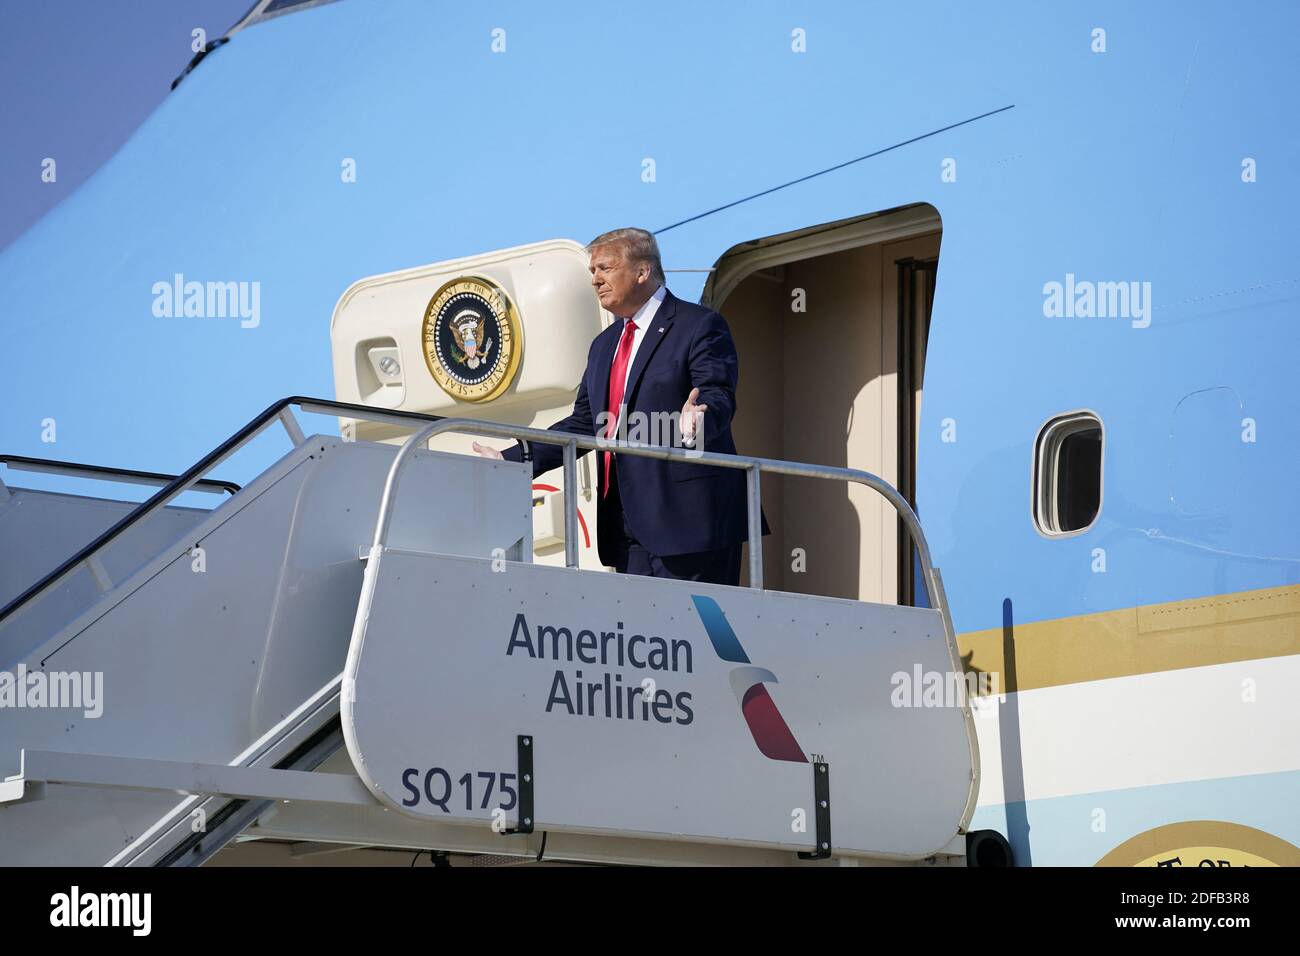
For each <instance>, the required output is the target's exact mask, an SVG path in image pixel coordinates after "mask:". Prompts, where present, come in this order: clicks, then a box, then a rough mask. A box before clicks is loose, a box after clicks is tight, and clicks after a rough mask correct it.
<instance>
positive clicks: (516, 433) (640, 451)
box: [372, 418, 953, 635]
mask: <svg viewBox="0 0 1300 956" xmlns="http://www.w3.org/2000/svg"><path fill="white" fill-rule="evenodd" d="M449 431H458V432H464V433H469V434H474V435H480V436H487V437H492V438H514V439H518V440H520V441H529V442H542V443H545V444H550V445H563V446H564V562H565V565H566V566H567V567H570V568H576V567H577V566H578V542H577V534H576V522H577V511H576V498H574V497H573V496H572V495H571V494H570V489H572V488H573V487H574V486H575V485H576V484H577V481H576V473H577V456H578V449H579V448H582V449H584V450H587V451H595V450H601V451H610V452H615V453H617V454H624V455H634V456H638V457H642V458H657V459H660V460H664V461H687V462H691V463H692V464H697V465H714V466H718V467H721V468H734V469H741V470H744V472H745V477H746V488H747V492H748V495H747V497H748V501H747V511H748V526H749V580H750V584H749V586H750V587H751V588H755V589H758V590H762V588H763V536H762V530H763V525H762V511H761V497H760V492H761V488H760V484H759V475H760V474H762V473H763V472H770V473H772V474H778V475H792V476H794V477H798V478H826V479H830V480H832V481H851V482H855V483H857V484H862V485H866V486H867V487H869V488H872V489H874V490H875V491H877V492H879V493H880V494H881V495H883V496H884V498H885V499H886V500H887V501H888V502H889V503H890V504H892V505H893V506H894V510H895V511H897V512H898V515H899V517H900V518H902V519H903V524H904V525H906V526H907V531H908V533H909V534H910V535H911V536H912V541H913V542H914V543H915V544H916V551H917V556H918V558H919V559H920V561H921V567H922V569H923V571H924V572H925V575H926V580H927V581H933V582H934V583H935V591H936V592H937V594H936V595H935V596H936V598H937V600H938V602H939V603H940V604H941V605H942V607H940V608H938V610H939V611H940V613H941V614H942V616H943V618H944V623H945V626H946V627H947V628H948V629H949V634H950V635H952V633H953V632H952V618H951V616H950V614H949V612H948V606H947V598H946V597H945V596H944V593H943V586H942V583H941V582H940V579H939V569H938V568H936V567H934V565H933V563H932V562H931V560H930V545H929V543H928V542H927V541H926V540H925V533H924V532H923V531H922V530H921V522H920V521H919V520H918V519H917V517H916V512H914V511H913V510H912V506H911V505H909V504H908V503H907V499H906V498H904V497H903V496H902V495H901V494H900V493H899V492H898V490H897V489H896V488H895V487H894V486H893V485H891V484H890V483H889V482H887V481H885V480H884V479H883V478H881V477H879V476H878V475H873V474H871V472H868V471H860V470H858V469H856V468H836V467H831V466H827V465H809V464H804V463H802V462H791V461H779V460H777V459H773V458H755V457H751V456H748V455H722V454H718V453H716V452H704V451H695V450H690V449H678V448H670V447H667V446H663V445H644V444H639V443H633V442H623V441H612V440H609V439H606V438H602V437H597V436H585V435H573V434H569V433H566V432H554V431H548V430H546V429H541V428H529V427H527V426H524V425H506V424H500V423H497V422H483V421H477V420H475V419H470V418H444V419H442V420H441V421H437V422H431V423H430V424H428V425H426V426H425V427H424V428H421V429H420V430H419V431H417V432H416V433H415V434H413V435H411V437H410V438H408V439H407V440H406V443H405V444H403V445H402V449H401V451H399V452H398V453H397V457H396V458H394V459H393V464H392V466H391V467H390V468H389V470H388V479H387V481H386V482H385V483H384V496H383V498H382V499H381V500H380V504H379V520H378V521H377V522H376V524H375V537H374V542H373V544H372V547H373V548H375V549H382V548H383V547H384V544H385V542H386V540H387V538H388V529H389V525H390V524H391V523H392V520H393V499H394V497H395V496H396V493H397V483H398V479H399V477H400V476H401V472H402V470H403V468H405V466H406V463H407V461H408V460H409V459H410V457H411V455H412V453H413V452H414V450H415V448H416V447H417V446H419V445H422V444H424V443H426V442H428V441H429V440H430V439H431V438H434V437H435V436H437V435H440V434H442V433H443V432H449Z"/></svg>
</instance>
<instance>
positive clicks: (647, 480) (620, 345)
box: [474, 229, 767, 584]
mask: <svg viewBox="0 0 1300 956" xmlns="http://www.w3.org/2000/svg"><path fill="white" fill-rule="evenodd" d="M587 251H588V253H589V254H590V256H591V259H590V264H589V266H588V271H590V272H591V284H592V287H593V288H594V289H595V291H596V296H597V298H599V299H600V304H601V306H602V307H604V308H605V309H606V310H607V311H609V312H611V313H613V315H614V316H616V317H617V319H618V321H616V322H614V323H613V324H612V325H610V326H609V328H607V329H605V330H604V331H603V332H601V333H600V334H599V335H597V336H596V338H595V339H594V340H593V341H592V343H591V349H590V350H589V351H588V353H587V368H586V371H584V372H583V375H582V380H581V382H579V383H578V397H577V400H576V401H575V402H574V405H573V414H571V415H569V417H568V418H565V419H563V420H561V421H558V422H556V423H555V424H554V425H552V426H551V427H550V430H551V431H560V432H569V433H571V434H576V435H589V436H598V437H599V436H602V435H603V436H606V437H611V438H614V439H623V440H625V439H627V438H630V439H631V440H633V441H646V442H647V443H653V444H669V443H672V444H676V445H679V446H682V447H687V448H692V447H694V448H699V449H707V450H708V451H711V452H722V453H725V454H735V453H736V445H735V442H734V441H733V440H732V437H731V419H732V416H733V415H734V414H735V411H736V377H737V364H738V363H737V360H736V346H735V344H734V343H733V342H732V340H731V331H730V330H729V329H728V328H727V322H726V320H725V319H723V317H722V316H721V315H719V314H718V313H717V312H714V311H713V310H712V309H706V308H704V307H702V306H699V305H695V304H693V303H690V302H684V301H682V300H681V299H679V298H677V297H676V296H675V295H673V294H672V293H671V292H669V291H668V287H667V286H666V285H665V284H664V273H663V267H662V265H661V264H660V261H659V247H658V244H657V243H656V242H655V239H654V236H653V235H651V234H650V233H649V232H646V231H645V230H644V229H616V230H614V231H613V232H607V233H604V234H603V235H600V236H597V237H596V238H595V239H593V240H592V241H591V243H590V244H589V245H588V246H587ZM665 421H668V422H672V423H673V426H674V427H673V428H672V432H671V436H664V435H662V434H658V435H657V434H656V431H657V427H656V426H660V425H662V424H663V423H664V422H665ZM638 428H639V429H640V435H638ZM641 436H647V437H641ZM474 450H475V451H476V452H478V453H479V454H480V455H484V456H485V457H491V458H502V457H504V458H505V459H507V460H509V461H521V460H522V451H521V448H520V447H519V446H518V445H515V446H514V447H512V448H509V449H507V450H506V452H505V453H504V455H503V454H502V453H501V452H499V451H497V450H495V449H492V448H488V447H487V446H484V445H480V444H479V443H478V442H475V443H474ZM532 453H533V476H534V477H536V476H538V475H540V474H542V473H543V472H546V471H550V470H551V469H552V468H556V467H558V466H560V465H561V464H562V462H563V451H562V449H561V448H560V446H558V445H547V444H542V443H540V442H534V443H533V444H532ZM578 453H579V454H580V455H581V454H586V452H585V451H583V450H582V449H579V452H578ZM596 454H597V464H596V475H597V489H596V490H597V494H598V496H599V497H598V499H597V502H598V504H597V510H596V519H597V534H596V537H597V543H598V546H599V553H600V560H601V561H602V562H603V563H604V564H606V565H609V566H611V567H613V568H615V569H616V570H618V571H620V572H622V573H625V574H646V575H652V576H654V577H664V578H680V579H685V580H693V581H711V582H713V583H716V584H739V583H740V552H741V544H742V542H744V540H745V539H746V537H747V536H748V516H747V512H746V508H745V501H746V493H745V474H744V472H742V471H738V470H735V469H730V468H717V467H710V466H706V465H698V464H695V463H692V462H681V461H660V460H658V459H654V458H644V457H638V456H635V455H624V456H622V457H619V456H618V455H614V454H611V453H610V452H606V451H597V453H596ZM763 533H764V534H766V533H767V527H766V523H764V527H763Z"/></svg>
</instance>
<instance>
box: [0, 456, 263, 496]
mask: <svg viewBox="0 0 1300 956" xmlns="http://www.w3.org/2000/svg"><path fill="white" fill-rule="evenodd" d="M0 465H7V466H8V467H9V468H11V469H12V470H14V471H30V472H36V473H39V474H47V475H63V476H65V477H70V478H92V479H94V480H96V481H120V482H122V483H123V484H128V485H156V486H157V485H166V484H167V483H168V482H169V481H175V480H176V476H175V475H164V474H162V473H161V472H157V471H137V470H135V469H134V468H113V467H111V466H109V465H87V464H83V463H82V462H79V461H60V460H58V459H57V458H31V457H29V456H27V455H0ZM191 490H192V491H202V492H205V493H207V494H213V495H220V494H228V495H234V494H236V493H237V492H238V491H239V485H237V484H235V483H234V482H233V481H220V480H218V479H216V478H203V479H200V480H199V481H196V482H195V483H194V487H193V488H192V489H191Z"/></svg>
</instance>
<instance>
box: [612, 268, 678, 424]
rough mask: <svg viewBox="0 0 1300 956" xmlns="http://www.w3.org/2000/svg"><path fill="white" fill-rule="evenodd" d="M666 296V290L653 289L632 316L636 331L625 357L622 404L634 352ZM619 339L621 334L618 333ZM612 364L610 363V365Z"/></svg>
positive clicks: (616, 355)
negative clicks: (650, 294) (652, 292)
mask: <svg viewBox="0 0 1300 956" xmlns="http://www.w3.org/2000/svg"><path fill="white" fill-rule="evenodd" d="M667 294H668V288H667V287H666V286H663V285H660V286H659V288H657V289H655V291H654V295H652V296H650V298H648V299H646V300H645V302H643V303H641V308H639V309H637V310H636V313H635V314H634V315H633V316H632V321H633V322H635V323H636V330H635V331H634V332H633V333H632V354H631V355H629V356H628V357H627V375H626V377H625V378H624V379H623V403H624V404H627V383H628V379H629V378H631V377H632V365H633V363H635V362H636V351H637V349H639V348H640V347H641V343H642V342H644V341H645V337H646V333H647V332H649V331H650V324H651V323H652V322H653V321H654V318H655V313H656V312H658V311H659V304H660V303H661V302H663V300H664V296H665V295H667ZM627 322H628V320H627V319H624V320H623V329H624V330H626V329H627ZM620 337H621V333H620ZM614 357H615V359H617V358H618V349H615V350H614ZM611 364H612V363H611Z"/></svg>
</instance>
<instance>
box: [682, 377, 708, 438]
mask: <svg viewBox="0 0 1300 956" xmlns="http://www.w3.org/2000/svg"><path fill="white" fill-rule="evenodd" d="M699 397H700V390H699V389H698V388H693V389H691V394H690V395H688V396H686V404H685V405H683V406H682V443H683V444H685V445H688V446H693V445H694V444H695V436H696V435H697V434H699V433H700V432H701V431H702V429H701V426H702V425H703V424H704V413H705V412H707V411H708V410H709V406H708V405H697V404H696V402H695V400H696V399H697V398H699Z"/></svg>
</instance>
